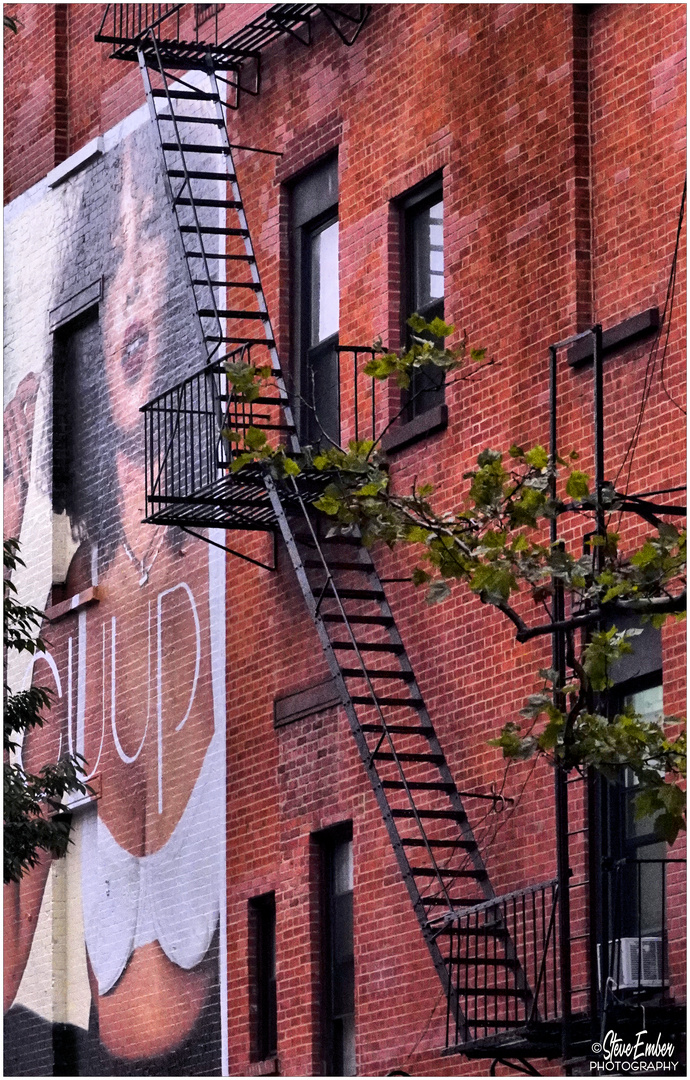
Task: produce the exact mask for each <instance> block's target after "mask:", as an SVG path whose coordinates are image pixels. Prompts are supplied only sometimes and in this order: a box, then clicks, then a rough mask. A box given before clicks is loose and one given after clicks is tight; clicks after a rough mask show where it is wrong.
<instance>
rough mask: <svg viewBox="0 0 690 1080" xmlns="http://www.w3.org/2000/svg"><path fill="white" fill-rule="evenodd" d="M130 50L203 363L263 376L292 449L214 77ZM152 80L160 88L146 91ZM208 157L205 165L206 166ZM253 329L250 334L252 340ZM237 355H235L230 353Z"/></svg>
mask: <svg viewBox="0 0 690 1080" xmlns="http://www.w3.org/2000/svg"><path fill="white" fill-rule="evenodd" d="M147 44H148V46H149V48H148V49H147V50H144V48H143V47H142V48H140V49H139V50H138V57H139V66H140V69H141V73H142V77H143V80H144V88H145V90H146V99H147V101H148V105H149V110H150V114H151V119H152V121H153V123H154V126H155V130H156V131H157V133H158V139H159V144H160V148H161V155H162V165H163V175H164V177H165V181H166V187H167V189H168V194H169V198H170V204H171V207H172V210H173V213H174V216H175V221H176V224H177V231H178V235H179V237H180V241H181V244H182V251H183V255H184V260H185V263H186V266H187V270H188V274H189V281H190V285H191V290H192V296H193V298H194V306H195V309H196V314H197V318H198V321H199V326H200V330H201V337H202V340H203V345H204V349H205V352H206V359H207V361H208V363H209V364H212V363H213V362H218V361H223V360H225V359H228V360H232V361H237V360H238V358H239V359H244V360H245V361H248V360H249V356H250V353H251V350H252V349H254V356H256V353H257V351H259V352H260V353H263V355H264V357H265V359H260V360H258V361H255V362H256V363H257V365H258V366H264V365H265V366H267V367H270V369H271V374H272V377H273V382H274V388H275V391H276V392H277V397H276V398H274V399H272V403H273V404H274V405H279V406H280V409H281V410H282V422H281V423H280V424H274V425H272V427H273V428H275V427H279V428H280V429H281V430H282V431H283V432H284V433H286V434H287V435H288V437H289V439H290V441H291V444H292V448H293V449H297V447H298V444H297V439H296V435H295V430H296V429H295V424H294V420H293V416H292V410H291V408H290V403H289V399H288V394H287V390H286V388H285V383H284V380H283V376H282V372H281V368H280V362H279V360H278V353H277V350H276V344H275V337H274V334H273V328H272V326H271V320H270V317H269V314H268V309H267V306H266V299H265V296H264V292H263V288H262V285H261V278H260V276H259V268H258V265H257V261H256V256H255V253H254V247H253V244H252V239H251V235H250V232H249V226H248V224H247V217H246V214H245V210H244V204H243V202H242V196H241V193H240V188H239V184H238V180H237V175H236V173H235V167H234V163H233V156H232V146H231V144H230V140H229V137H228V131H227V127H226V124H225V116H224V111H223V104H222V99H221V95H220V90H219V87H218V82H217V80H216V75H215V72H214V71H213V69H212V68H210V67H209V70H208V72H207V73H206V79H207V87H208V89H206V88H200V87H197V86H195V85H194V84H193V83H191V82H189V81H188V80H185V79H182V78H175V77H174V76H173V75H172V74H171V73H169V72H168V71H167V70H166V68H165V66H164V63H163V60H162V58H161V54H160V50H159V45H158V42H157V40H156V36H155V34H154V33H153V32H151V33H150V34H149V36H148V42H147ZM152 75H154V77H155V78H157V80H158V81H159V82H160V84H161V85H159V86H154V85H153V82H152ZM209 158H210V159H211V162H212V164H211V165H209ZM257 329H258V331H259V332H258V333H257ZM238 350H239V353H238Z"/></svg>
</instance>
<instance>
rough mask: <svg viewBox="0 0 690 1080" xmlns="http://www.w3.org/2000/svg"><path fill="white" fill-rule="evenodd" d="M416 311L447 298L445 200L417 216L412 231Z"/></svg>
mask: <svg viewBox="0 0 690 1080" xmlns="http://www.w3.org/2000/svg"><path fill="white" fill-rule="evenodd" d="M411 242H412V252H411V257H412V268H413V275H414V276H413V293H414V295H413V298H412V299H413V305H412V306H413V308H414V310H415V311H421V309H422V308H424V307H426V306H427V305H428V304H430V303H431V302H432V301H434V300H441V299H442V298H443V201H442V200H439V202H437V203H434V204H433V206H427V207H425V208H424V209H423V210H420V211H419V212H418V213H416V214H415V216H414V220H413V223H412V230H411Z"/></svg>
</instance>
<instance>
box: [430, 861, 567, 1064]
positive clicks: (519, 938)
mask: <svg viewBox="0 0 690 1080" xmlns="http://www.w3.org/2000/svg"><path fill="white" fill-rule="evenodd" d="M557 903H558V884H557V882H556V881H555V880H554V881H547V882H544V883H542V884H540V885H533V886H530V887H529V888H527V889H522V890H520V891H518V892H513V893H510V894H508V895H505V896H499V897H497V898H496V899H495V900H490V901H487V902H486V903H485V904H480V905H478V906H477V907H474V908H472V909H471V910H470V911H468V912H464V913H463V914H462V915H460V916H459V917H458V919H457V920H456V921H455V922H454V923H453V924H452V925H451V926H450V927H448V929H447V930H446V931H445V934H447V936H448V937H449V939H450V948H449V952H448V957H449V974H450V982H451V986H452V988H453V991H454V994H451V993H449V994H448V996H447V1007H446V1046H447V1047H449V1048H454V1047H462V1046H463V1045H465V1044H467V1043H472V1042H475V1041H478V1040H487V1039H491V1038H492V1036H495V1035H496V1034H497V1033H499V1032H507V1031H510V1032H514V1031H515V1029H523V1028H527V1027H529V1026H530V1025H535V1024H537V1023H539V1022H542V1023H543V1022H545V1021H550V1020H554V1019H557V1018H558V1017H559V1016H560V1004H561V1002H560V982H559V976H558V952H557V929H558V927H557V920H556V913H557ZM501 939H510V940H511V941H512V943H513V947H514V950H515V957H514V959H513V960H512V961H511V960H508V961H506V959H505V957H504V956H503V955H502V953H501ZM521 976H522V977H521ZM525 978H526V979H527V980H528V982H529V987H527V986H526V985H525Z"/></svg>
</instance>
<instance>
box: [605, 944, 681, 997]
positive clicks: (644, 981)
mask: <svg viewBox="0 0 690 1080" xmlns="http://www.w3.org/2000/svg"><path fill="white" fill-rule="evenodd" d="M602 948H603V946H602V945H598V946H597V950H598V967H599V989H602V985H601V984H602V970H601V959H602ZM663 948H664V943H663V938H660V937H643V938H637V937H624V938H616V940H615V941H609V970H608V976H609V978H610V979H611V980H612V983H613V986H614V988H615V989H617V990H637V989H638V988H639V987H654V986H663V985H664V982H663V981H662V971H663ZM640 950H641V953H642V956H641V968H640Z"/></svg>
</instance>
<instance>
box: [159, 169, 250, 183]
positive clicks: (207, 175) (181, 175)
mask: <svg viewBox="0 0 690 1080" xmlns="http://www.w3.org/2000/svg"><path fill="white" fill-rule="evenodd" d="M165 172H166V174H167V175H168V176H172V177H173V178H174V179H176V180H178V179H179V180H186V179H187V177H189V179H190V180H228V181H230V183H232V181H233V180H235V179H236V177H235V174H234V173H220V172H207V171H206V170H205V169H186V170H185V169H166V170H165Z"/></svg>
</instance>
